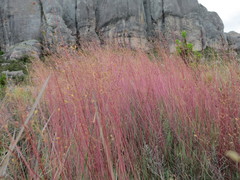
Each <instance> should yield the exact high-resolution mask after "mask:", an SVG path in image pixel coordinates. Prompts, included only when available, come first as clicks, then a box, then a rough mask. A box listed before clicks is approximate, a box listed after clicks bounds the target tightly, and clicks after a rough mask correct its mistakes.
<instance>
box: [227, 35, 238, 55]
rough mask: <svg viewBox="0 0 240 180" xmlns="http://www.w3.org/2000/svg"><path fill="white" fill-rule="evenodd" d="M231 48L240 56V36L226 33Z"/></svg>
mask: <svg viewBox="0 0 240 180" xmlns="http://www.w3.org/2000/svg"><path fill="white" fill-rule="evenodd" d="M226 36H227V40H228V44H229V48H230V49H232V50H234V51H236V52H237V53H238V54H240V34H239V33H237V32H234V31H231V32H229V33H226Z"/></svg>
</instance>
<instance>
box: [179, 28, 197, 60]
mask: <svg viewBox="0 0 240 180" xmlns="http://www.w3.org/2000/svg"><path fill="white" fill-rule="evenodd" d="M181 36H182V39H183V41H180V40H179V39H177V40H176V45H177V46H176V51H177V53H178V55H180V56H181V57H182V59H183V61H184V63H185V64H189V63H195V62H196V61H197V62H198V61H199V60H200V59H201V58H202V54H201V53H200V52H198V51H194V50H193V44H192V43H188V42H187V32H186V31H182V33H181Z"/></svg>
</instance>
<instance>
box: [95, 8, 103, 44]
mask: <svg viewBox="0 0 240 180" xmlns="http://www.w3.org/2000/svg"><path fill="white" fill-rule="evenodd" d="M97 6H98V4H97ZM94 15H95V33H96V35H97V37H98V39H99V41H100V44H101V45H103V44H104V40H103V38H102V35H101V32H100V28H99V17H100V15H99V10H98V8H97V7H96V8H95V14H94Z"/></svg>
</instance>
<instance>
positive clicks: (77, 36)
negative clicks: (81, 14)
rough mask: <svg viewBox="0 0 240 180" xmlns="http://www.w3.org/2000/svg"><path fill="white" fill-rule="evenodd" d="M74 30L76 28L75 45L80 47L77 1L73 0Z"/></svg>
mask: <svg viewBox="0 0 240 180" xmlns="http://www.w3.org/2000/svg"><path fill="white" fill-rule="evenodd" d="M75 28H76V44H77V46H78V47H81V44H80V32H79V29H78V0H75Z"/></svg>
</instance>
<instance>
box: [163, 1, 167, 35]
mask: <svg viewBox="0 0 240 180" xmlns="http://www.w3.org/2000/svg"><path fill="white" fill-rule="evenodd" d="M165 18H166V15H165V10H164V0H162V32H163V34H164V31H165Z"/></svg>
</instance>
